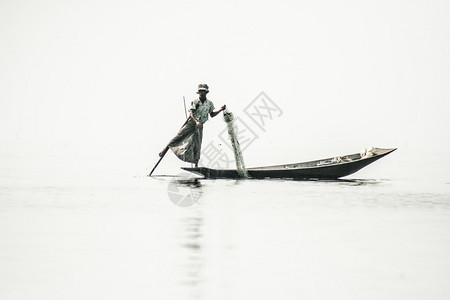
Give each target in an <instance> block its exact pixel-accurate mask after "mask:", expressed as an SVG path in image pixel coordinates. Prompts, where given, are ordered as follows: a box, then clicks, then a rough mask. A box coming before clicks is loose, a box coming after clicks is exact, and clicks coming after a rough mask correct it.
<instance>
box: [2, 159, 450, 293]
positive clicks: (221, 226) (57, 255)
mask: <svg viewBox="0 0 450 300" xmlns="http://www.w3.org/2000/svg"><path fill="white" fill-rule="evenodd" d="M318 158H320V157H318ZM0 159H1V161H2V164H1V165H0V298H1V299H9V300H12V299H45V300H49V299H171V300H173V299H186V300H188V299H346V300H348V299H377V300H378V299H408V300H411V299H450V286H449V285H448V278H450V179H449V178H447V177H446V176H445V174H444V173H445V172H444V171H440V170H441V168H438V166H439V161H438V160H436V162H435V164H431V165H430V164H426V163H425V162H426V159H424V160H423V161H419V162H417V161H416V162H414V164H412V163H410V162H408V161H407V160H405V159H402V155H401V152H399V151H397V152H394V153H393V154H391V155H390V156H388V157H386V158H383V159H381V160H380V161H378V162H376V163H374V164H373V165H371V166H368V167H367V168H366V169H364V170H362V171H361V172H359V173H356V174H354V175H352V176H351V177H349V178H346V180H338V181H292V180H199V181H183V182H178V181H176V180H174V178H173V177H162V176H157V177H153V178H148V177H146V176H145V174H146V173H147V172H148V169H145V170H143V169H142V168H141V169H139V167H137V168H134V167H136V166H137V165H138V163H137V162H136V164H129V163H128V162H127V161H126V160H123V161H121V160H120V158H117V159H116V160H111V157H109V158H108V159H106V158H103V159H97V158H95V157H90V158H89V159H85V158H84V157H81V156H80V157H70V159H67V158H66V157H65V156H64V155H61V156H57V155H56V156H52V157H51V159H50V158H48V157H47V158H45V157H41V156H39V157H38V156H36V157H30V156H21V155H15V154H12V153H5V154H3V156H1V157H0ZM50 161H52V163H49V162H50ZM111 161H114V163H113V164H112V163H111ZM147 164H148V162H147ZM141 167H142V165H141ZM430 172H431V173H430ZM432 172H434V173H432ZM424 174H425V175H424ZM431 174H434V175H435V176H432V175H431ZM180 201H185V202H180ZM186 201H192V202H195V203H193V205H191V206H189V207H180V206H177V205H175V204H174V203H184V204H186V203H187V204H189V203H188V202H186ZM191 204H192V203H191Z"/></svg>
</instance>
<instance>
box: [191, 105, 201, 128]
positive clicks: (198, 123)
mask: <svg viewBox="0 0 450 300" xmlns="http://www.w3.org/2000/svg"><path fill="white" fill-rule="evenodd" d="M194 111H195V110H193V109H191V110H190V116H191V119H192V120H194V122H195V124H197V126H201V125H202V123H200V122H199V121H198V120H197V119H196V118H195V116H194Z"/></svg>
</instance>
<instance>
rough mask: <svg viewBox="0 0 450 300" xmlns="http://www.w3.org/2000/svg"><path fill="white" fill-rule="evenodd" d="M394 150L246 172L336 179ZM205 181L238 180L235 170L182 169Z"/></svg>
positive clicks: (252, 169)
mask: <svg viewBox="0 0 450 300" xmlns="http://www.w3.org/2000/svg"><path fill="white" fill-rule="evenodd" d="M395 150H397V148H390V149H381V148H372V149H371V150H368V151H363V152H362V153H355V154H350V155H345V156H338V157H332V158H326V159H320V160H314V161H308V162H302V163H295V164H286V165H277V166H268V167H257V168H248V169H247V172H248V174H249V177H250V178H256V179H263V178H290V179H337V178H340V177H344V176H348V175H350V174H353V173H355V172H357V171H358V170H361V169H362V168H364V167H365V166H367V165H369V164H371V163H373V162H374V161H376V160H378V159H380V158H382V157H384V156H386V155H388V154H389V153H391V152H393V151H395ZM182 169H183V170H186V171H189V172H192V173H195V174H198V175H203V176H204V177H205V178H210V179H221V178H235V179H236V178H240V176H239V174H238V172H237V170H236V169H210V168H204V167H200V168H182Z"/></svg>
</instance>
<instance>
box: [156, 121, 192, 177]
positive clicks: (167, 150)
mask: <svg viewBox="0 0 450 300" xmlns="http://www.w3.org/2000/svg"><path fill="white" fill-rule="evenodd" d="M189 119H190V117H188V118H187V119H186V122H184V124H183V126H184V125H186V123H187V122H188V121H189ZM183 126H181V127H183ZM167 147H168V146H167ZM167 147H166V148H167ZM168 150H169V149H167V150H165V151H164V153H163V154H162V155H161V157H160V158H159V160H158V162H157V163H156V165H155V166H154V167H153V169H152V171H151V172H150V174H148V177H150V176H152V173H153V171H155V169H156V167H157V166H158V165H159V163H160V162H161V160H162V159H163V157H164V155H166V153H167V151H168Z"/></svg>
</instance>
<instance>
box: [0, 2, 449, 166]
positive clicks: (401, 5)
mask: <svg viewBox="0 0 450 300" xmlns="http://www.w3.org/2000/svg"><path fill="white" fill-rule="evenodd" d="M449 14H450V5H449V4H448V2H447V1H431V2H430V1H339V2H336V1H276V2H273V1H245V2H243V1H227V2H226V3H225V2H224V1H189V2H186V1H164V2H161V1H94V2H92V1H57V2H55V1H1V3H0V128H1V130H0V144H1V148H2V150H3V151H2V152H4V153H6V154H7V155H9V157H10V156H11V155H24V156H27V157H28V158H32V157H35V158H36V159H35V161H42V159H43V158H46V159H49V160H51V159H54V158H55V157H56V155H57V154H60V157H59V160H60V161H64V160H71V158H70V157H71V156H70V155H72V154H73V153H77V154H79V155H80V157H81V156H86V155H88V156H89V155H91V156H101V157H103V158H105V162H104V163H105V164H108V166H110V167H111V166H112V165H114V166H115V167H114V169H115V170H116V171H119V170H120V168H124V169H130V172H131V173H132V172H134V171H135V170H136V169H138V168H144V167H145V168H147V169H151V167H152V166H153V165H154V163H155V162H156V161H157V159H158V156H157V154H158V152H159V151H160V150H161V149H162V148H163V147H164V146H165V144H166V143H167V142H168V141H169V139H170V138H172V137H173V135H174V134H175V133H176V132H177V130H178V129H179V128H180V126H181V125H182V124H183V122H184V119H185V115H184V108H183V96H185V97H186V102H187V104H189V102H190V101H192V100H193V99H194V98H195V97H196V96H197V95H196V94H195V92H196V88H197V84H199V83H207V84H208V85H209V86H210V93H209V95H208V97H209V98H210V99H211V100H212V101H213V102H214V104H215V106H216V108H219V107H220V106H221V105H223V104H227V106H228V107H229V109H230V110H231V111H232V112H234V113H235V115H237V116H241V115H242V114H243V109H244V108H245V107H246V106H247V105H248V104H249V103H250V102H251V101H252V100H253V99H255V97H256V96H257V95H258V94H259V93H260V92H262V91H263V92H265V93H266V94H267V95H268V97H270V99H272V100H273V101H274V102H275V103H276V104H277V105H278V106H279V107H280V108H281V109H282V111H283V114H282V116H280V117H279V118H277V119H276V120H273V122H271V123H270V126H267V130H266V132H264V133H263V134H259V138H258V139H257V140H256V141H255V142H254V143H253V144H252V145H251V146H250V147H249V148H248V149H246V151H245V152H244V157H245V160H246V164H247V166H259V165H267V164H278V163H288V162H299V161H304V160H309V159H320V158H323V157H329V156H335V155H344V154H348V153H355V152H358V151H360V150H361V149H362V148H364V147H370V146H375V147H387V148H389V147H398V148H399V151H397V152H396V156H397V159H398V160H403V161H404V162H405V163H407V162H409V161H411V160H417V159H419V157H418V155H421V156H422V157H427V158H426V159H431V158H434V157H436V155H437V154H440V155H442V154H445V153H448V151H449V145H450V144H449V135H448V133H447V130H448V129H449V128H450V121H449V118H448V113H449V101H448V97H449V94H450V72H449V70H450V56H449V55H448V53H450V39H449V36H450V35H449V33H450V32H449V29H450V27H449V25H450V24H449V23H450V21H449V19H448V15H449ZM224 128H225V122H223V120H222V115H219V116H218V117H216V118H215V119H213V120H210V121H208V123H207V124H206V125H205V131H204V142H203V145H204V146H205V145H206V144H207V143H208V142H210V141H213V140H214V139H215V137H217V135H218V134H219V133H220V132H221V131H222V130H223V129H224ZM214 142H215V141H214ZM113 153H114V154H113ZM69 154H70V155H69ZM3 157H4V158H3V161H2V163H3V164H4V163H6V164H11V165H13V166H14V167H17V164H16V163H15V162H14V161H11V160H10V159H6V158H5V157H8V156H3ZM439 160H441V159H439ZM131 161H133V162H134V164H132V163H131ZM96 162H97V161H96V160H94V159H93V160H92V161H91V163H89V165H88V166H86V168H87V169H84V168H81V167H80V166H79V165H78V164H77V166H78V168H81V169H80V172H81V173H82V172H86V170H88V169H89V168H91V170H92V169H96V168H97V167H98V169H100V168H102V167H101V166H97V167H96V166H95V163H96ZM170 163H173V164H174V165H176V166H177V167H179V166H183V165H186V164H185V163H183V162H180V161H178V160H177V159H176V158H175V157H174V156H173V155H172V154H170V156H168V157H167V158H166V159H165V161H164V163H163V164H162V168H164V166H163V165H164V164H170ZM446 165H447V166H448V163H446ZM23 167H24V168H25V166H23ZM72 167H75V166H70V168H72ZM70 168H69V166H68V169H70ZM111 168H112V167H111ZM131 169H134V170H131ZM162 170H163V169H162ZM144 173H145V172H144Z"/></svg>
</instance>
